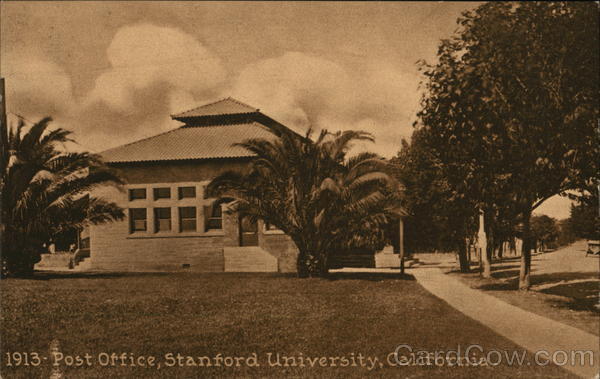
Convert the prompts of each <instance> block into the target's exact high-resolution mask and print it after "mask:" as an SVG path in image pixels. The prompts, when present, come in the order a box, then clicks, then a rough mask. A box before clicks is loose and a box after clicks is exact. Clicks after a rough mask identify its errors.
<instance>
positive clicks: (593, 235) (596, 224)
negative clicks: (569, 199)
mask: <svg viewBox="0 0 600 379" xmlns="http://www.w3.org/2000/svg"><path fill="white" fill-rule="evenodd" d="M599 206H600V205H599V203H598V196H588V197H587V199H586V200H585V201H583V200H582V201H579V202H578V203H577V204H571V215H570V216H571V217H570V218H569V221H568V222H569V228H570V230H571V231H572V232H573V234H574V235H575V237H577V238H584V239H589V240H600V214H599V212H600V211H599V209H600V208H599Z"/></svg>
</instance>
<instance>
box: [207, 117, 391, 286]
mask: <svg viewBox="0 0 600 379" xmlns="http://www.w3.org/2000/svg"><path fill="white" fill-rule="evenodd" d="M271 132H272V133H273V134H274V138H273V139H250V140H247V141H245V142H243V143H241V144H239V146H242V147H244V148H246V149H247V150H249V151H251V152H252V153H254V154H255V155H256V158H255V159H254V160H253V162H252V165H251V169H250V171H249V172H248V173H240V172H233V171H230V172H226V173H224V174H222V175H220V176H219V177H217V178H215V179H214V180H213V181H212V182H211V183H210V184H209V186H208V188H207V191H208V194H209V196H211V197H224V198H225V197H229V198H232V199H234V200H235V201H234V202H233V208H234V210H237V211H239V212H241V213H242V214H245V215H247V216H249V217H253V218H255V219H262V220H264V221H265V222H268V223H269V224H271V225H275V226H276V227H278V228H279V229H281V230H282V231H284V232H285V233H286V234H287V235H289V236H290V237H291V238H292V240H293V241H294V243H295V244H296V246H297V247H298V250H299V254H298V260H297V270H298V275H299V276H300V277H306V276H323V275H326V274H327V271H328V267H329V266H328V258H329V256H330V254H332V252H337V251H347V250H350V249H357V248H366V249H371V250H375V249H377V248H381V247H383V243H384V242H386V235H385V229H386V228H385V226H386V224H388V222H389V221H390V220H391V219H392V218H393V217H394V212H395V211H396V210H397V209H398V203H399V202H398V185H397V183H396V182H395V181H394V180H393V178H392V177H391V176H389V175H388V174H387V173H386V171H387V170H388V168H389V165H388V164H387V163H386V162H384V161H383V160H382V159H381V158H379V157H377V156H376V155H375V154H371V153H362V154H358V155H356V156H353V157H347V153H348V150H349V148H350V146H351V143H352V142H353V141H356V140H370V141H372V140H373V138H372V136H371V135H370V134H368V133H365V132H361V131H344V132H337V133H328V132H327V131H322V132H321V133H320V134H319V136H318V137H317V138H316V140H314V141H313V140H312V139H311V136H312V133H311V131H309V132H308V133H307V135H306V136H305V137H302V136H299V135H297V134H296V133H293V132H291V131H289V130H274V129H273V130H271Z"/></svg>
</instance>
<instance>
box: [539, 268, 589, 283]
mask: <svg viewBox="0 0 600 379" xmlns="http://www.w3.org/2000/svg"><path fill="white" fill-rule="evenodd" d="M580 279H599V276H598V273H597V272H570V271H568V272H555V273H551V274H537V275H536V273H535V272H534V273H533V274H532V275H531V284H533V285H540V284H547V283H548V284H549V283H556V282H562V281H570V280H580Z"/></svg>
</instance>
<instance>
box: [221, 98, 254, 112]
mask: <svg viewBox="0 0 600 379" xmlns="http://www.w3.org/2000/svg"><path fill="white" fill-rule="evenodd" d="M223 100H231V101H233V102H234V103H238V104H239V105H243V106H245V107H248V108H252V109H254V110H255V111H256V112H258V111H260V108H256V107H253V106H252V105H249V104H246V103H244V102H241V101H239V100H238V99H234V98H233V97H231V96H229V97H227V98H225V99H223Z"/></svg>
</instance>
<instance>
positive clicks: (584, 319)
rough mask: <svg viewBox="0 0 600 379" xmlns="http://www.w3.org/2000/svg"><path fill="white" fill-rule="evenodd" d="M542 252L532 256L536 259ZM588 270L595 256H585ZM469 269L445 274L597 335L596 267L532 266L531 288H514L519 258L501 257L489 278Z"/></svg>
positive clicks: (599, 284) (599, 324) (599, 319)
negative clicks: (560, 268) (544, 268)
mask: <svg viewBox="0 0 600 379" xmlns="http://www.w3.org/2000/svg"><path fill="white" fill-rule="evenodd" d="M542 258H543V256H536V257H533V260H534V265H535V263H536V260H540V259H542ZM588 262H589V264H590V267H591V268H592V270H593V269H594V268H595V267H598V268H600V266H598V258H589V259H588ZM472 268H473V272H471V273H468V274H462V273H460V272H458V271H456V270H453V271H451V272H449V275H455V276H458V277H459V278H460V279H461V280H462V281H463V282H464V283H465V284H467V285H469V286H470V287H471V288H475V289H479V290H483V291H485V292H486V293H487V294H489V295H492V296H495V297H497V298H499V299H501V300H503V301H505V302H507V303H509V304H512V305H514V306H517V307H519V308H522V309H524V310H526V311H529V312H532V313H536V314H538V315H540V316H544V317H548V318H550V319H553V320H555V321H559V322H562V323H563V324H567V325H570V326H573V327H575V328H578V329H581V330H583V331H586V332H588V333H591V334H594V335H597V336H598V335H600V309H599V308H598V307H597V304H598V293H600V282H599V281H598V275H599V271H591V272H542V273H537V272H536V271H535V270H534V272H533V273H532V275H531V282H532V289H531V290H530V291H518V286H519V280H518V275H519V261H518V260H517V259H515V258H512V259H505V260H503V261H502V262H498V263H495V264H494V265H493V266H492V278H489V279H484V278H481V277H480V275H479V273H478V271H477V267H472Z"/></svg>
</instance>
